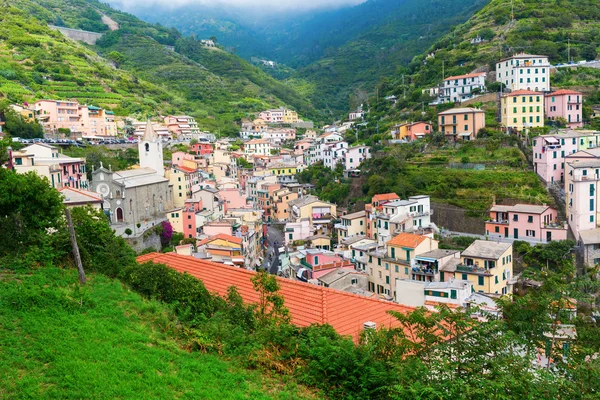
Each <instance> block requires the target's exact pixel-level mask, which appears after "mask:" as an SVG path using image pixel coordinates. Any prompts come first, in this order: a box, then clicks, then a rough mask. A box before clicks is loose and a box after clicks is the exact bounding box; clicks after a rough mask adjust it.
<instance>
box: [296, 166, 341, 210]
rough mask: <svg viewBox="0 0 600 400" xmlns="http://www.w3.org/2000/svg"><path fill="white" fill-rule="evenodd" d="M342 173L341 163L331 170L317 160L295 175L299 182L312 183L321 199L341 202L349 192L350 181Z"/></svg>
mask: <svg viewBox="0 0 600 400" xmlns="http://www.w3.org/2000/svg"><path fill="white" fill-rule="evenodd" d="M343 175H344V174H343V167H342V165H338V167H337V168H336V169H335V170H332V169H331V168H327V167H326V166H325V165H323V163H322V162H319V163H316V164H313V165H311V166H310V167H308V168H306V169H305V170H303V171H302V172H300V173H299V174H298V175H297V177H298V181H299V182H300V183H310V184H311V185H314V186H315V193H316V194H317V195H318V197H319V198H320V199H321V200H325V201H330V202H332V203H337V204H342V203H343V202H344V201H345V200H346V198H347V197H348V194H349V193H350V183H349V181H348V180H347V179H344V178H343Z"/></svg>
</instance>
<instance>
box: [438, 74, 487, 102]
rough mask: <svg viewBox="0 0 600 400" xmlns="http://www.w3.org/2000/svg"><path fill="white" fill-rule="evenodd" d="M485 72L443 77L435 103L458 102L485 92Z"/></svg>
mask: <svg viewBox="0 0 600 400" xmlns="http://www.w3.org/2000/svg"><path fill="white" fill-rule="evenodd" d="M485 77H486V73H485V72H476V73H472V74H467V75H458V76H451V77H449V78H446V79H444V82H443V83H442V86H441V87H440V90H439V96H438V99H437V103H460V102H462V101H465V100H469V99H472V98H474V97H477V96H478V95H480V94H481V93H484V92H485Z"/></svg>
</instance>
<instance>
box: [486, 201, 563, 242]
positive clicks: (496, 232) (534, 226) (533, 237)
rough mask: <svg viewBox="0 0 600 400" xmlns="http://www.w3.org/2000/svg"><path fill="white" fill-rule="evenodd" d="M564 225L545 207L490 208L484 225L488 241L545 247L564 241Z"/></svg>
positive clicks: (519, 205) (553, 210)
mask: <svg viewBox="0 0 600 400" xmlns="http://www.w3.org/2000/svg"><path fill="white" fill-rule="evenodd" d="M567 229H568V227H567V224H566V223H564V222H561V221H559V220H558V212H557V211H556V210H555V209H554V208H552V207H549V206H546V205H541V206H539V205H533V204H517V205H514V206H502V205H494V206H493V207H492V208H491V209H490V219H489V220H488V221H486V223H485V234H486V235H487V236H488V237H489V238H490V240H495V239H500V238H509V239H514V240H527V241H529V242H538V243H548V242H551V241H553V240H566V239H567Z"/></svg>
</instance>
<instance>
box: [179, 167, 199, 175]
mask: <svg viewBox="0 0 600 400" xmlns="http://www.w3.org/2000/svg"><path fill="white" fill-rule="evenodd" d="M174 168H176V169H178V170H180V171H182V172H187V173H190V174H191V173H193V172H196V171H198V170H197V169H194V168H190V167H184V166H175V167H174Z"/></svg>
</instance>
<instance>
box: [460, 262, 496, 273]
mask: <svg viewBox="0 0 600 400" xmlns="http://www.w3.org/2000/svg"><path fill="white" fill-rule="evenodd" d="M456 271H457V272H470V273H472V274H484V275H491V273H490V271H489V270H487V269H484V268H479V267H477V266H476V265H465V264H458V265H457V266H456Z"/></svg>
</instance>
